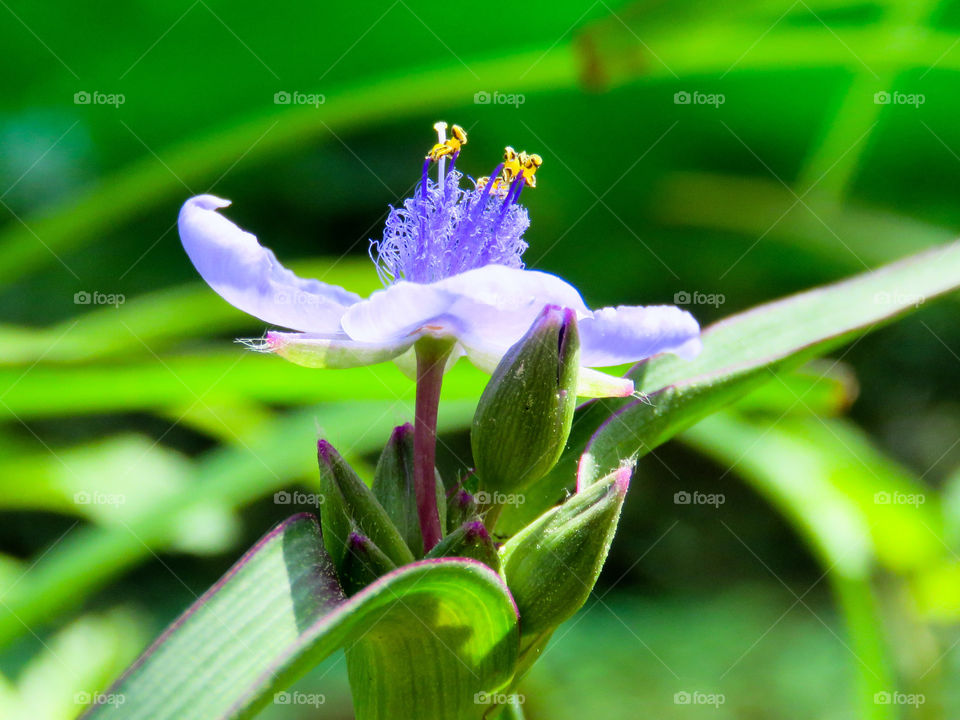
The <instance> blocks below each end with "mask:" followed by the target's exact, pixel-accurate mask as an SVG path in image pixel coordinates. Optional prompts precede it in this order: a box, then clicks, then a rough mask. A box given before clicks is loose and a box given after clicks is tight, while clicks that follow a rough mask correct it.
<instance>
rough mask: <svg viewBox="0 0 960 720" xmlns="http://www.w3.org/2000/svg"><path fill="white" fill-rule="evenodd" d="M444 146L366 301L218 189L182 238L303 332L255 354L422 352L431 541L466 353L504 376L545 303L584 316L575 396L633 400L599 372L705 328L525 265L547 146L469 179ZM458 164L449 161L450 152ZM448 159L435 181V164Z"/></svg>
mask: <svg viewBox="0 0 960 720" xmlns="http://www.w3.org/2000/svg"><path fill="white" fill-rule="evenodd" d="M434 127H435V128H436V130H437V139H438V142H437V144H436V145H434V147H433V148H432V149H431V150H430V152H429V154H428V155H427V158H426V159H425V161H424V164H423V172H422V175H421V178H420V182H419V183H418V184H417V188H416V190H415V192H414V195H413V197H411V198H408V199H406V200H404V201H403V203H402V205H400V206H399V207H393V208H391V212H390V214H389V216H388V218H387V221H386V226H385V228H384V232H383V237H382V239H380V240H378V241H373V242H371V246H370V255H371V258H372V259H373V260H374V263H375V264H376V267H377V272H378V273H379V274H380V277H381V278H382V279H383V281H384V284H385V288H384V289H382V290H377V291H376V292H374V293H373V294H372V295H371V296H370V297H369V298H367V299H366V300H364V299H362V298H361V297H360V296H359V295H357V294H356V293H354V292H351V291H349V290H346V289H344V288H341V287H337V286H335V285H329V284H327V283H323V282H320V281H319V280H306V279H303V278H300V277H297V276H296V275H295V274H294V273H293V272H291V271H290V270H288V269H287V268H285V267H283V266H282V265H281V264H280V263H279V262H278V260H277V258H276V256H275V255H274V254H273V252H271V251H270V250H269V249H267V248H265V247H263V246H262V245H260V243H259V242H258V241H257V238H256V237H254V236H253V235H251V234H250V233H248V232H245V231H244V230H241V229H240V228H239V227H237V226H236V225H234V224H233V223H232V222H230V221H229V220H228V219H227V218H226V217H224V216H223V215H221V214H220V213H219V212H218V210H220V209H222V208H224V207H227V206H228V205H229V204H230V202H229V201H228V200H222V199H220V198H218V197H215V196H213V195H199V196H197V197H194V198H191V199H190V200H188V201H187V202H186V203H185V204H184V206H183V208H182V209H181V211H180V218H179V229H180V239H181V240H182V242H183V246H184V248H185V249H186V251H187V254H188V255H189V256H190V259H191V260H192V261H193V264H194V266H195V267H196V268H197V270H198V272H199V273H200V275H201V276H202V277H203V279H204V280H206V281H207V283H208V284H209V285H210V287H212V288H213V289H214V290H215V291H216V292H217V293H219V294H220V295H221V296H222V297H223V298H224V299H225V300H227V301H228V302H229V303H231V304H232V305H234V306H235V307H237V308H239V309H240V310H243V311H244V312H247V313H249V314H251V315H253V316H255V317H257V318H259V319H261V320H263V321H264V322H267V323H270V324H271V325H277V326H280V327H283V328H288V329H289V330H293V331H295V332H268V333H267V334H266V336H265V339H264V340H263V341H262V342H260V343H252V344H251V345H252V347H254V348H255V349H257V350H262V351H266V352H274V353H276V354H278V355H280V356H281V357H284V358H286V359H288V360H290V361H292V362H295V363H298V364H300V365H306V366H308V367H318V368H346V367H356V366H360V365H370V364H373V363H379V362H383V361H386V360H394V361H396V362H397V363H398V365H400V366H401V367H402V368H405V369H406V370H407V371H408V372H409V371H410V370H411V368H412V365H413V363H412V362H411V360H412V357H413V356H415V358H416V378H417V401H416V411H415V412H416V423H415V431H414V462H415V468H414V470H415V486H416V495H417V510H418V514H419V517H420V525H421V530H422V534H423V541H424V550H426V551H429V550H430V549H431V548H433V547H434V546H435V545H436V543H437V542H438V541H439V540H440V536H441V532H440V523H439V515H438V511H437V504H436V497H435V479H434V455H435V449H436V421H437V405H438V403H439V397H440V384H441V381H442V378H443V373H444V372H445V370H446V368H447V367H449V365H450V364H452V362H453V361H454V360H456V359H458V358H459V357H461V356H463V355H466V356H467V357H468V358H469V359H470V360H471V362H473V363H474V364H475V365H477V366H478V367H479V368H481V369H483V370H485V371H487V372H492V371H493V370H494V369H495V368H496V366H497V364H498V363H499V361H500V359H501V358H502V357H503V355H504V354H505V353H506V351H507V350H508V349H509V348H510V347H511V346H512V345H514V344H515V343H516V342H517V341H518V340H519V339H520V338H521V337H522V336H523V335H524V333H525V332H526V331H527V330H528V328H529V327H530V326H531V324H532V323H533V321H534V320H535V319H536V317H537V316H538V315H539V314H540V312H541V310H542V309H543V308H544V307H545V306H547V305H555V306H558V307H562V308H567V309H569V310H571V311H572V312H573V313H575V314H576V317H577V321H578V326H579V332H580V348H581V349H580V362H581V365H582V366H583V367H582V369H581V371H580V373H579V381H578V386H577V394H578V395H581V396H586V397H603V396H627V395H630V394H631V393H632V392H633V383H632V382H631V381H630V380H628V379H625V378H619V377H613V376H611V375H607V374H605V373H601V372H598V371H596V370H592V369H590V368H594V367H605V366H610V365H619V364H622V363H628V362H635V361H638V360H642V359H644V358H647V357H650V356H651V355H655V354H657V353H660V352H672V353H675V354H677V355H680V356H682V357H692V356H693V355H695V354H696V353H697V352H699V349H700V339H699V335H700V328H699V326H698V325H697V322H696V320H694V318H693V317H692V316H691V315H690V314H689V313H687V312H685V311H683V310H680V309H679V308H677V307H673V306H653V307H634V306H619V307H608V308H602V309H600V310H596V311H592V310H590V309H589V308H588V307H587V305H586V304H585V303H584V301H583V298H581V297H580V293H579V292H577V290H576V288H574V287H573V286H572V285H570V284H568V283H566V282H565V281H563V280H561V279H560V278H558V277H557V276H555V275H551V274H549V273H544V272H539V271H535V270H526V269H524V266H523V261H522V256H523V252H524V250H526V248H527V243H526V242H525V241H524V240H523V234H524V232H525V231H526V229H527V227H528V226H529V225H530V219H529V217H528V215H527V211H526V209H525V208H524V207H523V206H522V205H520V204H519V199H520V193H521V192H522V191H523V188H524V186H525V185H530V186H534V185H535V177H534V174H535V172H536V170H537V168H539V167H540V164H541V162H542V158H540V156H539V155H527V154H526V153H525V152H523V153H519V154H518V153H516V152H514V151H513V149H512V148H507V152H506V153H505V155H504V162H503V163H502V164H501V165H500V166H499V167H498V168H497V169H496V171H495V172H494V173H493V175H492V179H490V180H488V181H485V182H476V183H474V187H472V188H471V187H469V186H468V187H462V181H463V175H462V173H460V171H459V170H457V169H456V168H455V164H456V161H457V157H458V155H459V152H460V149H461V147H462V146H463V145H465V144H466V141H467V138H466V133H465V132H464V131H463V129H462V128H460V127H458V126H454V127H453V131H454V132H453V136H452V137H450V138H448V137H447V134H446V130H447V125H446V123H437V124H436V125H435V126H434ZM448 160H449V161H450V167H449V168H448V167H447V161H448ZM434 163H435V164H436V168H437V173H436V178H433V177H431V176H430V172H429V171H430V169H431V167H432V165H433V164H434Z"/></svg>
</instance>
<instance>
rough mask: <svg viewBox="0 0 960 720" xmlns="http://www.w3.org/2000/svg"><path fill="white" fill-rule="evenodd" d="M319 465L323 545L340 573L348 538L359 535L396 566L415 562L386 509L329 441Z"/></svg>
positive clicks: (321, 448)
mask: <svg viewBox="0 0 960 720" xmlns="http://www.w3.org/2000/svg"><path fill="white" fill-rule="evenodd" d="M317 459H318V460H319V464H320V488H321V491H322V493H323V496H324V502H323V504H322V505H321V506H320V525H321V527H322V529H323V544H324V546H325V547H326V549H327V552H328V553H330V557H331V558H332V559H333V563H334V566H335V567H336V568H337V570H340V568H341V567H342V566H343V563H344V560H345V558H346V555H347V551H348V547H349V543H348V540H349V536H350V533H352V532H355V531H356V532H357V533H359V534H362V535H364V536H366V537H367V538H369V539H370V540H371V541H373V543H375V544H376V546H377V547H378V548H379V549H380V550H381V551H382V552H383V554H384V555H386V557H388V558H389V559H390V561H391V562H392V563H393V564H394V565H397V566H399V565H406V564H407V563H411V562H413V560H414V557H413V554H412V553H411V552H410V548H408V547H407V544H406V543H405V542H404V540H403V538H402V537H401V536H400V532H399V530H397V527H396V526H395V525H394V524H393V522H392V521H391V520H390V517H389V516H388V515H387V512H386V511H385V510H384V509H383V506H382V505H381V504H380V503H379V502H378V501H377V499H376V497H374V495H373V491H371V490H370V488H368V487H367V486H366V485H365V484H364V482H363V480H361V479H360V478H359V476H358V475H357V474H356V473H355V472H354V471H353V468H351V467H350V466H349V465H348V464H347V463H346V461H345V460H344V459H343V457H341V455H340V453H338V452H337V451H336V450H335V449H334V448H333V445H331V444H330V443H328V442H327V441H326V440H320V441H319V442H318V443H317Z"/></svg>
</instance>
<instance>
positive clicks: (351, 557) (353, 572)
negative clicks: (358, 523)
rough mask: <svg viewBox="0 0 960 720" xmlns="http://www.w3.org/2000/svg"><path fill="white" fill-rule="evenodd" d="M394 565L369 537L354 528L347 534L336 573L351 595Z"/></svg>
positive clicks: (393, 567)
mask: <svg viewBox="0 0 960 720" xmlns="http://www.w3.org/2000/svg"><path fill="white" fill-rule="evenodd" d="M396 567H397V566H396V565H395V564H394V563H393V562H391V560H390V558H388V557H387V556H386V555H384V553H383V551H382V550H381V549H380V548H378V547H377V546H376V544H375V543H374V542H373V541H372V540H371V539H370V538H368V537H367V536H366V535H363V534H361V533H359V532H357V531H355V530H354V531H351V532H350V533H349V534H348V535H347V541H346V554H345V555H344V558H343V565H342V566H341V567H340V572H339V573H338V576H339V578H340V585H341V586H342V587H343V591H344V592H345V593H346V594H347V595H353V594H354V593H356V592H358V591H360V590H363V588H365V587H366V586H367V585H369V584H370V583H372V582H373V581H374V580H376V579H377V578H378V577H380V576H381V575H386V574H387V573H388V572H390V571H391V570H393V569H395V568H396Z"/></svg>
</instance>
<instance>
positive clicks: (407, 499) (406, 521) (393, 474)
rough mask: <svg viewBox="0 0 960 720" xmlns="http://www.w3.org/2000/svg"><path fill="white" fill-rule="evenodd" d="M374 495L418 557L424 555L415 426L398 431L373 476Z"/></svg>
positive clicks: (394, 433) (398, 428)
mask: <svg viewBox="0 0 960 720" xmlns="http://www.w3.org/2000/svg"><path fill="white" fill-rule="evenodd" d="M373 494H374V496H375V497H376V498H377V500H378V501H379V502H380V504H381V505H382V506H383V509H384V510H386V512H387V515H388V516H389V517H390V519H391V520H392V521H393V524H394V525H396V527H397V530H398V531H399V532H400V536H401V537H402V538H403V539H404V542H406V543H407V547H409V548H410V551H411V552H412V553H413V554H414V556H416V557H422V556H423V535H422V534H421V533H420V519H419V517H418V515H417V496H416V492H415V488H414V484H413V425H411V424H410V423H407V424H405V425H400V426H399V427H397V428H394V431H393V433H392V434H391V435H390V440H389V441H388V442H387V444H386V447H384V448H383V452H382V453H381V454H380V459H379V460H378V461H377V469H376V471H375V472H374V474H373Z"/></svg>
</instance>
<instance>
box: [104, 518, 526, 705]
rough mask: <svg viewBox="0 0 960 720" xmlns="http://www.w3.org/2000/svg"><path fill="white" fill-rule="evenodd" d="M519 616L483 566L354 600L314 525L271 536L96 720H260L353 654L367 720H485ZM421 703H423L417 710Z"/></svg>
mask: <svg viewBox="0 0 960 720" xmlns="http://www.w3.org/2000/svg"><path fill="white" fill-rule="evenodd" d="M518 642H519V640H518V634H517V616H516V611H515V609H514V606H513V603H512V602H511V600H510V596H509V594H508V593H507V591H506V589H505V587H504V585H503V583H502V582H501V580H500V579H499V578H498V577H497V576H496V575H495V574H494V573H493V572H492V571H490V570H489V569H487V568H485V567H484V566H482V565H481V564H479V563H475V562H470V561H464V560H438V561H430V562H420V563H414V564H412V565H407V566H406V567H403V568H400V569H399V570H396V571H394V572H392V573H390V574H389V575H387V576H385V577H383V578H381V579H380V580H379V581H378V582H377V583H375V584H373V585H371V586H369V587H367V588H366V589H365V590H363V591H361V592H360V593H358V594H357V595H355V596H353V597H352V598H351V599H349V600H345V599H344V597H343V593H342V591H341V589H340V586H339V585H338V584H337V582H336V579H335V576H334V574H333V568H332V565H331V563H330V560H329V557H328V556H327V555H326V553H325V551H324V549H323V541H322V539H321V537H320V528H319V525H318V524H317V522H316V520H315V519H314V518H313V517H312V516H310V515H296V516H294V517H292V518H290V519H288V520H286V521H284V522H283V523H281V524H280V525H278V526H277V527H276V528H274V529H273V530H271V531H270V532H269V533H268V534H267V535H266V536H264V538H263V539H262V540H260V542H258V543H257V544H256V545H255V546H254V547H253V548H252V549H251V550H250V551H249V552H248V553H247V554H246V555H244V557H243V558H241V559H240V561H238V562H237V564H236V565H234V567H233V568H231V569H230V570H229V571H228V572H227V573H226V575H224V577H223V578H222V579H221V580H220V581H219V582H217V583H216V584H215V585H214V586H213V587H212V588H211V589H210V590H209V591H207V593H205V594H204V595H203V596H202V597H201V598H200V599H199V600H198V601H197V602H196V603H195V604H194V605H193V606H192V607H191V608H190V609H189V610H187V611H186V612H185V613H184V614H183V615H182V616H181V617H180V618H179V619H178V620H177V621H176V622H174V623H173V625H171V626H170V627H169V628H168V629H167V631H166V632H165V633H164V634H163V635H161V636H160V638H159V639H158V640H157V641H156V642H155V643H154V645H153V646H152V647H151V648H149V649H148V650H147V652H146V653H145V654H144V655H143V656H142V657H141V658H140V659H139V660H138V661H137V662H136V663H134V664H133V666H132V667H131V668H130V669H129V670H128V671H127V673H126V674H125V675H124V676H123V677H122V678H121V679H120V680H119V681H118V682H117V684H116V685H115V686H114V687H113V688H111V689H110V690H108V691H107V692H106V693H105V694H104V698H105V700H109V699H110V698H111V697H113V698H122V699H123V701H122V702H115V703H112V704H107V703H106V702H104V703H102V704H99V705H96V706H94V707H92V708H91V710H90V711H89V713H88V714H87V715H86V716H85V717H86V718H87V720H98V719H99V718H112V719H116V718H138V719H140V718H150V719H151V720H166V719H168V718H169V719H170V720H191V719H195V720H216V719H219V718H249V717H253V716H254V715H255V714H256V713H257V711H258V710H260V709H261V708H263V707H264V706H266V705H267V704H269V703H270V702H277V703H284V702H285V700H287V699H288V698H287V697H285V696H284V695H276V693H280V692H282V690H283V688H285V687H287V686H289V685H290V684H291V683H292V682H293V681H294V680H295V679H296V678H298V677H299V676H301V675H302V674H304V673H305V672H306V671H307V670H309V669H310V668H311V667H313V666H314V665H316V664H317V663H319V662H320V661H321V660H323V659H324V658H325V657H327V656H328V655H330V654H331V653H333V652H335V651H336V650H338V649H340V648H342V647H345V646H346V647H347V648H349V651H348V664H349V670H350V677H351V684H352V685H353V688H354V692H355V694H356V711H357V718H360V719H361V720H369V719H371V718H388V717H393V718H397V717H413V716H414V715H417V716H422V717H430V718H440V719H443V718H449V719H450V720H459V719H460V718H469V717H476V718H479V717H480V714H481V712H482V709H483V708H482V707H480V706H478V705H476V704H475V703H474V695H475V694H476V693H478V692H482V691H488V692H489V691H492V690H496V689H497V688H499V687H501V686H503V685H505V684H506V683H507V682H508V681H509V680H510V678H511V676H512V674H513V668H514V665H515V664H516V660H517V648H518ZM414 698H415V699H416V704H415V705H414V704H413V703H414Z"/></svg>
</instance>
